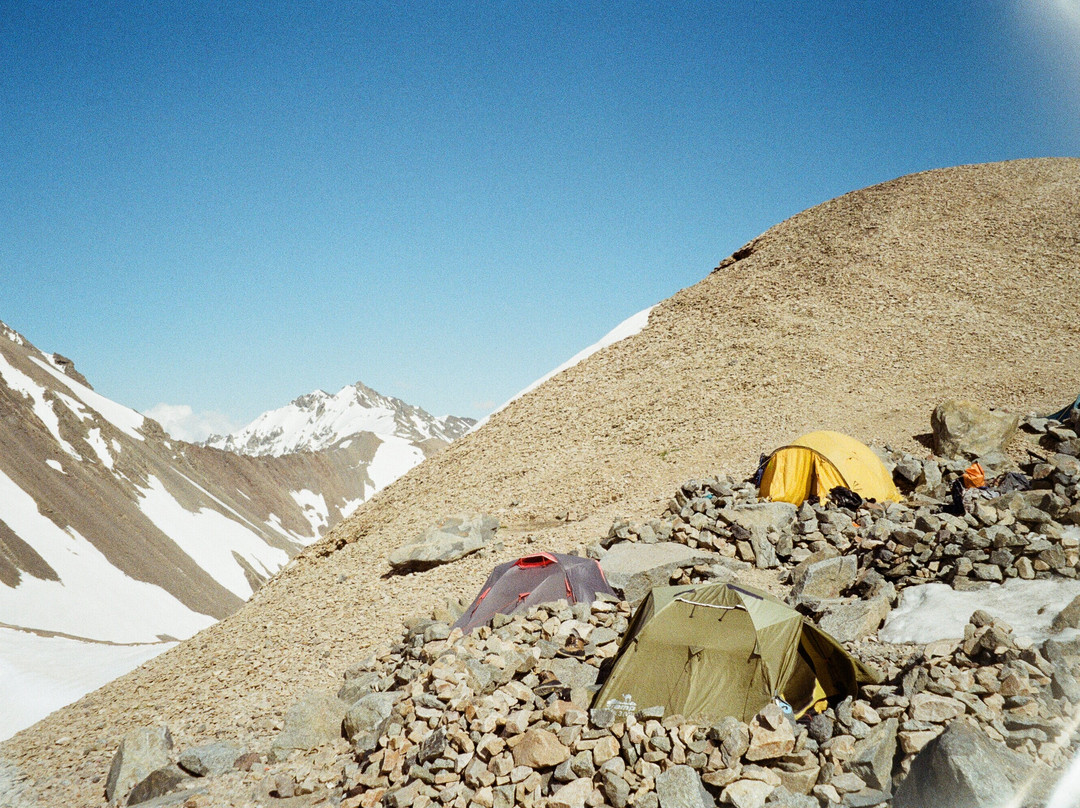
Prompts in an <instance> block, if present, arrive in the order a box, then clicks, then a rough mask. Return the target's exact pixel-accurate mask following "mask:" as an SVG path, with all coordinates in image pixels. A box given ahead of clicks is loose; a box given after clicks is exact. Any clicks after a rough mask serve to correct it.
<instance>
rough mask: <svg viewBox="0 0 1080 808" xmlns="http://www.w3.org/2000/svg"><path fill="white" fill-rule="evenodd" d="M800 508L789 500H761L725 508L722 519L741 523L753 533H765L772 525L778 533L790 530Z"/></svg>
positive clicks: (732, 523)
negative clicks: (788, 501)
mask: <svg viewBox="0 0 1080 808" xmlns="http://www.w3.org/2000/svg"><path fill="white" fill-rule="evenodd" d="M797 513H798V509H797V508H796V507H795V506H794V505H790V504H789V503H787V502H760V503H755V504H752V505H737V506H735V507H734V508H723V509H721V511H720V513H719V517H720V519H721V520H722V521H723V522H725V523H727V524H729V525H739V526H740V527H743V528H745V529H746V530H748V531H750V532H751V533H753V532H754V531H756V530H757V531H761V533H763V534H764V533H765V532H766V531H767V530H768V529H769V528H770V527H771V528H773V529H774V530H776V532H777V533H783V532H784V531H785V530H788V529H789V528H790V527H791V526H792V524H793V523H794V522H795V515H796V514H797Z"/></svg>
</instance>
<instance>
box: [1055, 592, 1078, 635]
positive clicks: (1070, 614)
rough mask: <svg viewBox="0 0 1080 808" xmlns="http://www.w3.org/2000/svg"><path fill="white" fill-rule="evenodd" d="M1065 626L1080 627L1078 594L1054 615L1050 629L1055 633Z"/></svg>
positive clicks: (1062, 629)
mask: <svg viewBox="0 0 1080 808" xmlns="http://www.w3.org/2000/svg"><path fill="white" fill-rule="evenodd" d="M1067 628H1080V595H1077V596H1076V597H1075V598H1073V599H1072V600H1071V601H1070V602H1069V605H1068V606H1066V607H1065V608H1064V609H1062V610H1061V611H1060V612H1058V613H1057V615H1056V616H1055V617H1054V620H1053V622H1052V623H1051V624H1050V630H1051V631H1053V632H1055V633H1057V632H1059V631H1064V630H1065V629H1067Z"/></svg>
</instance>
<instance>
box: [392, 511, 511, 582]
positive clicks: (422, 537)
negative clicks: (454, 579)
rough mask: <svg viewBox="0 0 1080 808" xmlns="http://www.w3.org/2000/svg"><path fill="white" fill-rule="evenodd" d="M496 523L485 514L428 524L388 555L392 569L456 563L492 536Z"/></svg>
mask: <svg viewBox="0 0 1080 808" xmlns="http://www.w3.org/2000/svg"><path fill="white" fill-rule="evenodd" d="M498 527H499V520H498V519H496V518H495V517H494V516H489V515H488V514H482V513H473V514H467V513H462V514H457V515H456V516H450V517H447V518H446V519H443V520H442V521H441V522H439V523H438V524H435V525H432V526H431V527H429V528H427V529H426V530H425V531H423V532H422V533H420V534H419V535H417V536H415V537H414V538H412V539H411V540H410V541H408V542H406V543H405V544H403V545H402V546H401V547H399V548H398V549H397V550H394V552H392V553H391V554H390V558H389V559H388V560H389V562H390V566H391V567H392V568H393V569H394V570H398V571H405V570H414V569H416V570H418V569H429V568H430V567H436V566H438V565H439V564H448V563H449V562H451V561H457V560H458V559H459V558H464V557H465V556H467V555H469V554H470V553H475V552H476V551H477V550H479V549H481V548H482V547H484V546H485V545H487V544H488V543H489V542H491V540H492V539H493V538H494V537H495V531H496V529H497V528H498Z"/></svg>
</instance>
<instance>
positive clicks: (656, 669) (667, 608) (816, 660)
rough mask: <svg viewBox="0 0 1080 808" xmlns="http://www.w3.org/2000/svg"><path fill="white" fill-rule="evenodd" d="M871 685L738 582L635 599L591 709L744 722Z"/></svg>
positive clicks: (852, 663) (663, 590)
mask: <svg viewBox="0 0 1080 808" xmlns="http://www.w3.org/2000/svg"><path fill="white" fill-rule="evenodd" d="M877 680H878V677H877V676H876V675H875V674H874V673H872V672H871V671H870V670H869V669H867V668H866V667H865V666H864V665H863V664H862V663H861V662H859V661H858V660H856V659H855V658H853V657H852V656H851V655H849V654H848V653H847V652H846V651H845V650H844V649H843V648H842V647H841V646H840V644H839V643H838V642H837V641H836V640H835V639H833V638H832V637H831V636H829V635H828V634H827V633H825V632H824V631H822V630H821V629H819V628H818V627H817V626H815V625H813V624H812V623H810V622H809V621H807V620H806V619H805V618H803V616H802V615H801V614H799V613H798V612H796V611H795V610H794V609H792V608H790V607H788V606H786V605H785V604H783V603H781V602H780V601H779V600H777V599H776V598H774V597H772V596H771V595H769V594H767V593H765V592H762V591H759V590H757V589H752V588H750V587H748V586H738V585H736V584H703V585H699V586H664V587H657V588H655V589H653V590H652V592H651V593H650V594H649V595H648V596H647V597H646V598H645V600H644V601H642V604H641V606H639V607H638V610H637V612H636V613H635V614H634V618H633V620H632V621H631V623H630V627H629V629H628V630H627V633H626V636H625V637H624V638H623V641H622V644H621V645H620V646H619V653H618V655H617V656H616V657H615V664H614V665H613V667H612V670H611V674H610V676H609V677H608V679H607V681H606V682H605V683H604V685H603V687H602V688H601V689H600V691H599V692H598V693H597V694H596V696H595V698H594V699H593V706H594V707H612V708H614V709H621V710H624V711H626V712H633V711H636V710H641V709H645V708H648V707H654V706H658V705H659V706H663V707H664V712H665V713H666V714H668V715H672V714H679V715H683V716H686V717H687V718H703V719H708V720H712V721H718V720H720V719H722V718H725V717H727V716H729V715H730V716H735V717H736V718H738V719H740V720H742V721H749V720H750V719H751V718H752V717H753V716H754V715H756V714H757V713H758V712H759V711H760V710H761V709H762V708H763V707H764V706H765V705H766V704H768V703H769V702H770V701H772V700H773V699H775V698H781V699H783V700H784V701H786V702H787V703H788V704H789V705H791V707H792V709H793V711H794V712H795V714H796V715H801V714H802V713H804V712H805V711H806V710H808V709H809V708H810V707H812V706H814V705H815V704H818V703H820V702H821V700H822V699H826V698H832V697H834V696H836V697H844V696H849V695H855V694H856V693H857V692H858V687H859V685H860V684H864V683H871V682H876V681H877Z"/></svg>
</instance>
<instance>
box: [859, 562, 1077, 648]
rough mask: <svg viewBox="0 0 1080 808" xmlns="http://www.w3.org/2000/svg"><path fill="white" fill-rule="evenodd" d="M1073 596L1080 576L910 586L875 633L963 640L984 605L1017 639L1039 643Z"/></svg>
mask: <svg viewBox="0 0 1080 808" xmlns="http://www.w3.org/2000/svg"><path fill="white" fill-rule="evenodd" d="M1077 595H1080V581H1077V580H1071V579H1068V578H1052V579H1047V580H1043V581H1040V580H1034V581H1024V580H1021V579H1019V578H1012V579H1010V580H1008V581H1006V582H1005V583H1004V584H993V585H991V586H989V587H987V588H986V589H978V590H973V591H970V592H958V591H956V590H954V589H952V588H951V587H949V586H948V584H943V583H932V584H922V585H920V586H909V587H908V588H907V589H905V590H904V591H903V592H902V593H900V604H899V605H898V606H897V607H896V608H895V609H893V611H892V612H891V613H890V614H889V617H888V619H887V620H886V621H885V625H884V627H882V629H881V631H880V633H879V635H878V636H879V637H880V638H881V639H882V640H884V641H885V642H894V643H908V642H910V643H920V644H926V643H931V642H937V641H938V640H956V639H962V638H963V636H964V626H966V625H967V624H968V621H969V620H970V619H971V615H972V614H973V613H974V612H975V611H976V610H977V609H982V610H983V611H986V612H989V613H990V614H992V615H993V616H994V617H996V618H998V619H999V620H1004V621H1005V622H1006V623H1008V624H1009V625H1010V626H1012V628H1013V630H1014V632H1015V634H1016V638H1017V639H1018V640H1020V641H1022V642H1027V643H1037V642H1041V641H1043V640H1045V639H1047V638H1048V637H1049V636H1051V635H1050V623H1051V622H1052V621H1053V619H1054V618H1055V617H1056V616H1057V614H1058V612H1060V611H1061V610H1062V609H1063V608H1065V607H1066V606H1067V605H1069V603H1070V602H1071V601H1072V599H1073V598H1075V597H1076V596H1077Z"/></svg>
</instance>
